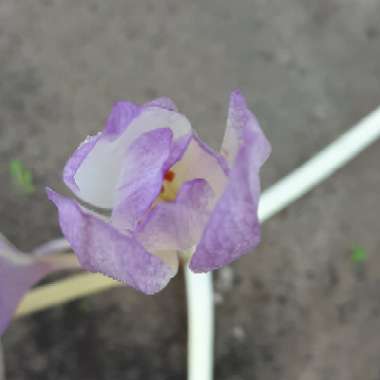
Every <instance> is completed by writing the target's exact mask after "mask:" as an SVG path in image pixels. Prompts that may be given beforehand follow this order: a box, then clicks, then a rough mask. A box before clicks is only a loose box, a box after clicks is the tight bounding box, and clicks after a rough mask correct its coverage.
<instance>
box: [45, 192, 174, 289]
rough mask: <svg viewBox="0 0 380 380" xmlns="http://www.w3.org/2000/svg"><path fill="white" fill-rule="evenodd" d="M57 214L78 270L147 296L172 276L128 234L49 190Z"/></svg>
mask: <svg viewBox="0 0 380 380" xmlns="http://www.w3.org/2000/svg"><path fill="white" fill-rule="evenodd" d="M47 192H48V196H49V199H50V200H51V201H53V202H54V203H55V205H56V206H57V208H58V211H59V223H60V226H61V229H62V232H63V234H64V236H65V237H66V239H67V240H68V241H69V242H70V244H71V246H72V248H73V250H74V252H75V253H76V255H77V257H78V259H79V262H80V264H81V266H82V267H83V268H85V269H87V270H89V271H91V272H100V273H103V274H104V275H106V276H109V277H112V278H114V279H116V280H118V281H121V282H124V283H127V284H129V285H130V286H132V287H134V288H135V289H138V290H140V291H142V292H143V293H146V294H153V293H156V292H158V291H159V290H161V289H162V288H163V287H165V286H166V284H167V283H168V282H169V280H170V278H171V277H173V276H174V274H175V272H173V269H172V268H170V267H169V265H167V264H165V263H164V262H163V261H162V260H161V259H160V258H158V257H156V256H153V255H151V254H150V253H149V252H147V251H146V250H145V249H144V248H143V247H142V245H141V244H140V243H139V242H138V241H137V240H136V239H135V238H134V237H133V236H132V235H130V234H126V233H122V232H120V231H119V230H117V229H116V228H114V227H113V226H112V225H110V224H109V223H108V222H107V221H106V220H104V219H103V218H101V217H98V216H96V215H95V214H94V213H91V212H90V211H88V210H85V209H84V208H82V207H80V206H79V205H78V203H77V202H75V201H74V200H72V199H69V198H65V197H63V196H61V195H59V194H58V193H55V192H54V191H53V190H50V189H48V190H47Z"/></svg>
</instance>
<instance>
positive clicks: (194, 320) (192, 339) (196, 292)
mask: <svg viewBox="0 0 380 380" xmlns="http://www.w3.org/2000/svg"><path fill="white" fill-rule="evenodd" d="M185 284H186V295H187V314H188V352H187V380H212V378H213V365H214V359H213V351H214V302H213V289H212V275H211V272H209V273H193V272H191V271H190V269H189V267H188V265H185Z"/></svg>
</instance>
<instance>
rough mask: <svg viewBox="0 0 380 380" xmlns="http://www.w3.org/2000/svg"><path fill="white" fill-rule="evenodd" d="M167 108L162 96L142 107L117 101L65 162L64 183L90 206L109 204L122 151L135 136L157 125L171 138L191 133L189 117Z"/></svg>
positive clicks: (106, 205) (116, 179)
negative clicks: (98, 129) (102, 124)
mask: <svg viewBox="0 0 380 380" xmlns="http://www.w3.org/2000/svg"><path fill="white" fill-rule="evenodd" d="M158 104H161V105H165V106H166V107H164V106H158ZM168 107H170V109H169V108H168ZM171 108H172V104H171V103H170V102H169V101H168V100H166V101H164V100H163V99H161V100H156V101H154V102H153V104H148V105H145V106H142V107H138V106H136V105H135V104H133V103H129V102H120V103H117V104H116V105H115V107H114V108H113V110H112V112H111V115H110V116H109V118H108V122H107V125H106V127H105V129H104V130H103V131H102V132H101V133H100V134H98V135H96V136H94V137H92V138H89V139H87V140H86V141H85V142H84V143H83V144H82V145H80V146H79V148H78V149H77V150H76V151H75V152H74V154H73V156H72V157H71V158H70V159H69V161H68V162H67V164H66V166H65V169H64V176H63V177H64V181H65V183H66V184H67V186H68V187H69V188H70V189H71V190H72V191H73V192H74V193H75V194H76V195H77V196H78V197H79V198H80V199H82V200H84V201H86V202H88V203H90V204H93V205H94V206H97V207H101V208H112V207H113V205H114V201H115V198H114V195H115V189H116V186H117V182H118V178H119V175H120V172H121V169H122V167H123V165H124V160H123V159H124V157H125V153H126V151H127V150H128V147H129V146H130V145H131V144H132V143H133V142H134V140H136V138H138V137H139V136H140V135H141V134H144V133H146V132H149V131H151V130H154V129H159V128H170V129H171V130H172V132H173V139H174V140H177V139H179V138H181V137H183V136H185V135H189V134H191V126H190V123H189V121H188V120H187V119H186V118H185V117H184V116H183V115H181V114H179V113H177V112H174V111H172V110H171Z"/></svg>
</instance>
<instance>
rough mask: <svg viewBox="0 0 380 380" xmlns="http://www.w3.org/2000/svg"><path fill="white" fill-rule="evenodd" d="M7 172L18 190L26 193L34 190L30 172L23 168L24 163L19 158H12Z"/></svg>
mask: <svg viewBox="0 0 380 380" xmlns="http://www.w3.org/2000/svg"><path fill="white" fill-rule="evenodd" d="M9 172H10V174H11V177H12V179H13V182H14V184H15V185H16V186H17V187H18V188H19V189H20V190H22V191H23V192H25V193H28V194H29V193H32V192H34V191H35V187H34V185H33V175H32V172H31V171H30V170H28V169H27V168H25V166H24V164H23V163H22V162H21V161H20V160H12V161H11V162H10V164H9Z"/></svg>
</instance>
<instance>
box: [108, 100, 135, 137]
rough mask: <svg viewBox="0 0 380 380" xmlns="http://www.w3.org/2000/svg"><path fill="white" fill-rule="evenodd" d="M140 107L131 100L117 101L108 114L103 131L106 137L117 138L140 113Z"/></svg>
mask: <svg viewBox="0 0 380 380" xmlns="http://www.w3.org/2000/svg"><path fill="white" fill-rule="evenodd" d="M140 111H141V107H139V106H138V105H137V104H135V103H132V102H117V103H115V104H114V106H113V107H112V111H111V113H110V114H109V116H108V119H107V123H106V127H105V129H104V131H103V132H104V133H105V134H106V135H107V137H108V139H112V138H117V137H119V136H120V134H121V133H122V132H123V131H124V130H125V128H127V127H128V125H129V124H130V123H131V121H132V120H133V119H134V118H135V117H136V116H137V115H138V114H139V113H140Z"/></svg>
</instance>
